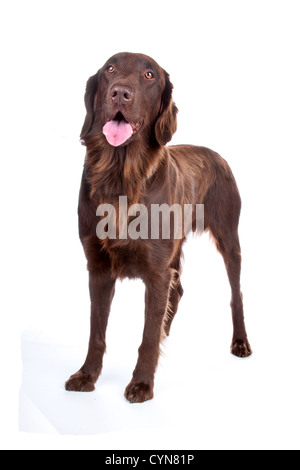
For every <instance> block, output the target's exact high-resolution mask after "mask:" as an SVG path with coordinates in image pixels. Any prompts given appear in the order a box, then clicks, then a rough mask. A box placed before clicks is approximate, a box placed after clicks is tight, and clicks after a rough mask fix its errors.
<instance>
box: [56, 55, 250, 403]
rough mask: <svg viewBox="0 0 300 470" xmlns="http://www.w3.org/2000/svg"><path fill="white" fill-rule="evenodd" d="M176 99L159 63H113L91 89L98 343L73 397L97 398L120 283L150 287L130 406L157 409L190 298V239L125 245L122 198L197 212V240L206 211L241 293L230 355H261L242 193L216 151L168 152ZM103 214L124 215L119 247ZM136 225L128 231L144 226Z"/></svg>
mask: <svg viewBox="0 0 300 470" xmlns="http://www.w3.org/2000/svg"><path fill="white" fill-rule="evenodd" d="M172 90H173V85H172V83H171V82H170V78H169V75H168V73H167V72H166V71H165V70H164V69H162V68H161V67H160V66H159V65H158V64H157V63H156V62H155V61H154V60H153V59H152V58H150V57H148V56H146V55H143V54H133V53H119V54H116V55H114V56H113V57H111V58H110V59H109V60H108V61H107V62H106V64H105V65H104V66H103V67H102V68H101V69H100V70H99V71H98V72H97V73H96V74H95V75H93V76H92V77H90V78H89V80H88V82H87V86H86V92H85V106H86V117H85V120H84V124H83V127H82V131H81V142H82V144H83V145H85V146H86V159H85V164H84V169H83V175H82V182H81V188H80V195H79V206H78V214H79V235H80V239H81V242H82V245H83V249H84V252H85V255H86V258H87V268H88V271H89V290H90V297H91V333H90V341H89V347H88V353H87V357H86V360H85V362H84V365H83V366H82V367H81V369H80V370H79V371H78V372H76V373H75V374H74V375H72V376H71V377H70V379H69V380H68V381H67V382H66V384H65V387H66V390H69V391H82V392H90V391H93V390H94V389H95V383H96V381H97V380H98V377H99V375H100V373H101V370H102V361H103V355H104V353H105V349H106V342H105V335H106V327H107V323H108V317H109V313H110V307H111V303H112V300H113V297H114V292H115V283H116V280H117V279H124V278H129V279H135V278H140V279H142V280H143V282H144V283H145V287H146V294H145V326H144V333H143V340H142V344H141V346H140V348H139V355H138V361H137V364H136V367H135V369H134V372H133V376H132V380H131V381H130V383H129V385H128V386H127V388H126V390H125V397H126V399H127V400H128V401H129V402H131V403H142V402H144V401H146V400H150V399H152V398H153V395H154V394H153V388H154V375H155V371H156V367H157V364H158V360H159V354H160V343H161V341H162V338H164V337H165V336H166V335H169V333H170V328H171V324H172V321H173V319H174V316H175V315H176V312H177V309H178V304H179V301H180V299H181V297H182V295H183V288H182V285H181V281H180V275H181V272H182V267H181V258H182V247H183V243H184V241H185V239H186V234H184V236H183V237H181V238H180V237H176V236H175V233H174V229H173V230H171V232H170V237H169V238H166V237H162V232H161V230H159V236H158V237H154V238H151V237H149V238H148V239H146V238H143V237H140V238H136V237H135V238H134V239H133V238H130V237H128V236H120V231H121V229H122V230H123V228H122V227H121V225H122V223H124V215H123V216H122V217H120V208H119V198H120V196H123V197H124V196H126V200H127V203H128V204H129V205H130V206H131V207H132V206H135V205H138V204H143V206H144V207H145V208H147V209H149V210H150V209H151V207H152V206H153V205H162V204H167V205H168V207H171V206H172V205H174V204H176V205H177V206H180V207H184V205H189V207H192V224H191V225H190V227H189V229H190V230H193V228H194V227H195V223H196V220H195V218H196V215H195V214H196V211H195V207H196V205H198V204H203V205H204V230H205V231H209V232H210V234H211V235H212V237H213V240H214V241H215V243H216V246H217V249H218V250H219V252H220V253H221V255H222V256H223V258H224V262H225V266H226V269H227V273H228V278H229V282H230V285H231V290H232V300H231V308H232V318H233V339H232V345H231V352H232V354H234V355H235V356H238V357H248V356H250V355H251V354H252V351H251V347H250V344H249V341H248V338H247V333H246V327H245V322H244V313H243V298H242V293H241V290H240V272H241V250H240V243H239V236H238V224H239V217H240V210H241V198H240V194H239V191H238V188H237V184H236V181H235V178H234V176H233V174H232V172H231V169H230V167H229V166H228V164H227V162H226V161H225V160H224V159H223V158H221V157H220V156H219V155H218V154H217V153H215V152H214V151H212V150H210V149H207V148H204V147H196V146H192V145H180V146H166V144H167V143H168V142H169V141H170V140H171V138H172V136H173V134H174V133H175V131H176V129H177V118H176V116H177V112H178V109H177V107H176V105H175V103H174V101H173V98H172ZM101 204H102V205H103V204H104V205H105V204H109V205H110V206H112V207H113V209H114V211H115V214H116V215H117V216H116V220H115V227H114V228H115V233H116V234H117V235H116V236H115V237H106V238H105V237H102V238H100V237H99V236H98V235H97V225H98V222H99V217H98V215H97V214H98V213H97V210H98V207H99V205H101ZM105 207H106V206H105ZM135 207H136V206H135ZM138 207H139V206H138ZM102 215H104V213H103V214H102ZM127 216H128V214H126V216H125V219H126V220H125V222H126V223H128V221H130V220H134V219H135V217H134V216H128V218H127ZM148 217H149V221H150V219H151V215H149V216H148ZM172 221H173V222H174V217H173V218H172V217H171V218H170V223H171V224H172ZM106 226H108V221H107V224H106ZM125 234H126V232H125ZM123 235H124V230H123ZM127 235H128V234H127Z"/></svg>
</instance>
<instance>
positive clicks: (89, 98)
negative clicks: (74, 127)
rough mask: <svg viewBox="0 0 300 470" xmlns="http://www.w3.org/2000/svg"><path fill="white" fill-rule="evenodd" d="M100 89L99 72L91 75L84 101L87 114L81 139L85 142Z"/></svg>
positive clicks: (92, 120)
mask: <svg viewBox="0 0 300 470" xmlns="http://www.w3.org/2000/svg"><path fill="white" fill-rule="evenodd" d="M97 90H98V74H96V75H93V76H92V77H90V78H89V79H88V81H87V84H86V91H85V95H84V103H85V107H86V116H85V120H84V123H83V126H82V129H81V133H80V139H81V140H82V141H83V142H84V139H85V138H86V136H87V134H88V133H89V132H90V130H91V128H92V125H93V122H94V116H95V109H96V100H97Z"/></svg>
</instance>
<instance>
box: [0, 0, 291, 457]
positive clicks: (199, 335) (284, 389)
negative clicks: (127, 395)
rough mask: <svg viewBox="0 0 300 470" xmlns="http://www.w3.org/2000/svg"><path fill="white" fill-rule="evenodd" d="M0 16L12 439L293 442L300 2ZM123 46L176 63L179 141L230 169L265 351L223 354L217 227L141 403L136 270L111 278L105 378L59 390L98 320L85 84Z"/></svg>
mask: <svg viewBox="0 0 300 470" xmlns="http://www.w3.org/2000/svg"><path fill="white" fill-rule="evenodd" d="M0 18H1V19H0V22H1V24H0V34H1V38H0V39H1V46H2V47H1V49H2V51H1V88H0V93H1V126H0V129H1V184H0V191H1V199H0V201H1V244H0V249H1V278H2V279H1V333H0V334H1V341H0V347H1V356H0V357H1V372H2V377H1V387H0V389H1V392H0V395H1V396H0V406H1V424H0V426H1V447H2V448H6V449H19V448H20V449H21V448H25V449H30V448H32V449H47V448H48V449H55V448H58V449H65V448H66V449H67V448H70V449H73V448H74V449H80V448H83V449H93V448H94V449H101V448H103V449H117V448H119V449H138V448H145V449H147V448H148V449H151V448H152V449H153V448H154V449H159V448H160V449H166V448H169V449H193V448H194V449H195V448H196V449H289V448H297V449H299V448H300V436H299V419H300V404H299V403H300V402H299V392H300V379H299V357H300V348H299V329H300V315H299V314H300V308H299V295H298V292H299V261H300V260H299V243H298V239H299V210H298V205H299V175H298V171H299V158H300V144H299V121H300V115H299V113H300V111H299V109H300V92H299V90H300V87H299V83H300V63H299V45H300V30H299V2H297V1H292V0H284V1H276V0H272V1H267V0H260V1H256V0H251V1H241V0H239V1H233V0H226V1H217V0H211V1H209V2H206V1H199V0H197V1H192V0H186V1H184V2H183V1H176V0H172V1H169V0H164V1H156V0H152V1H151V2H141V1H135V0H131V1H128V2H126V1H122V2H121V1H118V0H115V1H114V2H111V1H102V0H98V1H90V0H84V1H76V0H73V1H65V0H60V1H53V0H52V1H30V0H27V1H26V2H23V1H11V2H2V3H1V11H0ZM120 51H130V52H143V53H145V54H148V55H150V56H152V57H153V58H154V59H155V60H156V61H157V62H158V63H160V64H161V65H162V66H163V67H164V68H165V69H166V70H167V71H168V72H169V73H170V75H171V80H172V82H173V84H174V87H175V88H174V99H175V101H176V104H177V106H178V108H179V110H180V112H179V116H178V132H177V133H176V135H175V136H174V139H173V142H172V143H174V144H177V143H192V144H197V145H204V146H206V147H210V148H212V149H214V150H216V151H217V152H219V153H220V154H221V155H222V156H223V157H224V158H226V159H227V161H228V162H229V163H230V165H231V167H232V169H233V171H234V174H235V176H236V179H237V181H238V184H239V187H240V191H241V195H242V199H243V213H242V218H241V226H240V235H241V244H242V249H243V277H242V284H243V292H244V301H245V315H246V323H247V328H248V335H249V339H250V342H251V345H252V348H253V350H254V355H253V356H252V357H251V358H250V359H247V360H239V359H237V358H235V357H233V356H231V355H230V353H229V346H230V340H231V334H232V327H231V318H230V307H229V302H230V291H229V287H228V281H227V277H226V274H225V269H224V266H223V263H222V260H221V258H220V256H219V255H218V254H217V253H216V251H215V249H214V247H213V246H212V244H211V243H210V241H209V239H208V237H206V236H204V237H203V239H202V240H201V239H200V240H199V239H197V240H191V241H190V242H189V244H188V245H187V246H186V260H185V267H184V276H183V284H184V288H185V296H184V298H183V300H182V304H181V306H180V310H179V312H178V315H177V317H176V319H175V322H174V326H173V329H172V332H171V333H172V334H171V337H170V338H169V340H168V341H167V342H166V344H165V347H164V353H165V355H164V356H162V357H161V360H160V365H159V368H158V372H157V376H156V387H155V398H154V400H152V401H151V402H148V403H145V404H143V405H130V404H129V403H127V402H126V401H125V399H124V397H123V391H124V389H125V387H126V385H127V383H128V382H129V380H130V378H131V372H132V370H133V368H134V365H135V361H136V357H137V348H138V346H139V343H140V340H141V336H142V326H143V325H142V322H143V295H144V290H143V286H142V284H141V283H140V282H138V281H136V282H128V281H124V282H123V283H122V284H119V285H118V291H117V295H116V298H115V300H114V303H113V308H112V313H111V319H110V320H111V321H110V324H109V329H108V338H107V339H108V350H107V354H106V356H105V362H104V371H103V376H102V377H101V378H100V380H99V382H98V384H97V390H96V391H95V392H94V393H92V394H71V393H67V392H65V391H64V389H63V385H64V381H65V380H66V379H67V378H68V377H69V375H70V374H71V373H73V372H75V371H76V370H77V369H78V368H79V367H80V366H81V365H82V362H83V360H84V357H85V353H86V347H87V341H88V333H89V299H88V289H87V272H86V270H85V259H84V256H83V253H82V249H81V246H80V242H79V240H78V235H77V214H76V210H77V197H78V189H79V184H80V176H81V171H82V165H83V160H84V148H83V147H81V146H80V144H79V141H78V136H79V132H80V129H81V125H82V123H83V119H84V115H85V109H84V106H83V94H84V89H85V83H86V80H87V79H88V77H89V76H90V75H92V74H94V73H95V72H96V71H97V70H98V69H99V68H100V67H101V66H102V65H103V63H104V62H105V61H106V60H107V59H108V58H109V57H110V56H111V55H113V54H114V53H116V52H120Z"/></svg>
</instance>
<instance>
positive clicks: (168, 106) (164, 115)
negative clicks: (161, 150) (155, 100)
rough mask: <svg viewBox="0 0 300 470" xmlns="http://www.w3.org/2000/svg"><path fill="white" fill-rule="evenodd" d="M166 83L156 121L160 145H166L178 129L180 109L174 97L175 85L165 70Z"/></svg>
mask: <svg viewBox="0 0 300 470" xmlns="http://www.w3.org/2000/svg"><path fill="white" fill-rule="evenodd" d="M165 80H166V85H165V89H164V91H163V94H162V99H161V107H160V112H159V115H158V118H157V121H156V123H155V137H156V140H157V142H158V143H159V145H162V146H163V145H166V144H167V142H169V141H170V140H171V138H172V136H173V134H174V133H175V132H176V129H177V117H176V116H177V112H178V109H177V107H176V105H175V103H174V101H173V98H172V90H173V85H172V83H171V82H170V78H169V75H168V74H167V72H165Z"/></svg>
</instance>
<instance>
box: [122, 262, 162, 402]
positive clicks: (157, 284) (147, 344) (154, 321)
mask: <svg viewBox="0 0 300 470" xmlns="http://www.w3.org/2000/svg"><path fill="white" fill-rule="evenodd" d="M155 277H156V279H155V280H154V279H151V280H147V281H146V298H145V304H146V305H145V327H144V334H143V341H142V344H141V346H140V348H139V357H138V362H137V365H136V368H135V370H134V372H133V377H132V380H131V382H130V383H129V385H128V386H127V388H126V390H125V397H126V398H127V400H129V401H130V402H131V403H142V402H144V401H146V400H151V398H153V386H154V374H155V370H156V367H157V364H158V358H159V353H160V341H161V339H162V336H163V335H162V333H163V320H164V316H165V313H166V309H167V305H168V298H169V289H170V282H171V274H170V272H169V271H166V272H165V273H163V274H161V275H158V274H157V273H156V275H155Z"/></svg>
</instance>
